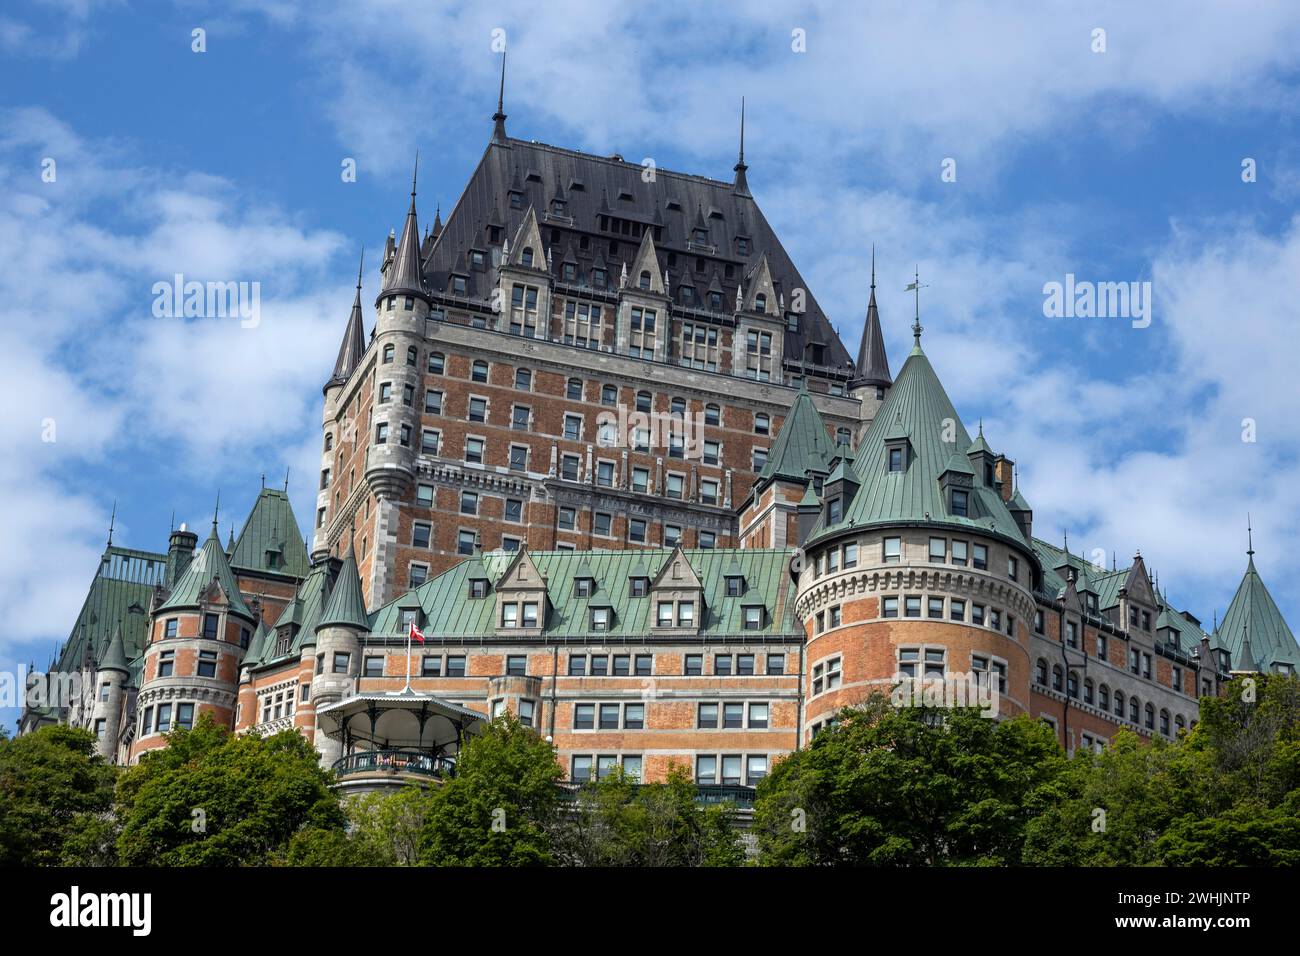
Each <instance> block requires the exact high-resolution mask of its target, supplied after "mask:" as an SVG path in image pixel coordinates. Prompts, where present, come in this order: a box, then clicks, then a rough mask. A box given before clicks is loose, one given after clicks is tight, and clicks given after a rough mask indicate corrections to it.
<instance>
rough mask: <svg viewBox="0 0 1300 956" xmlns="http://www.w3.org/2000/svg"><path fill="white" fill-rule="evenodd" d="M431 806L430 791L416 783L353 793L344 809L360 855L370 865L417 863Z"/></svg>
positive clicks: (413, 864)
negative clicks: (388, 789)
mask: <svg viewBox="0 0 1300 956" xmlns="http://www.w3.org/2000/svg"><path fill="white" fill-rule="evenodd" d="M431 807H432V799H431V797H430V794H429V793H428V791H425V790H421V789H420V788H419V787H416V786H406V787H402V788H401V789H400V790H393V791H390V792H387V793H378V792H376V793H367V794H363V795H361V796H359V797H353V798H352V799H351V800H349V801H348V802H347V803H346V804H345V806H344V809H345V810H346V811H347V814H348V829H349V832H350V833H351V837H352V841H353V842H354V843H355V844H356V846H357V854H358V857H359V858H360V859H362V860H364V861H366V865H368V866H417V865H418V864H419V862H420V840H421V836H422V834H423V833H424V828H425V825H426V823H427V822H428V818H429V812H430V809H431Z"/></svg>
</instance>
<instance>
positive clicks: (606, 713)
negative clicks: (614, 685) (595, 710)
mask: <svg viewBox="0 0 1300 956" xmlns="http://www.w3.org/2000/svg"><path fill="white" fill-rule="evenodd" d="M618 710H619V706H618V704H601V705H600V729H601V730H618Z"/></svg>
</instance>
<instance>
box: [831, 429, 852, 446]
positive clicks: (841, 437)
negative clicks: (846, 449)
mask: <svg viewBox="0 0 1300 956" xmlns="http://www.w3.org/2000/svg"><path fill="white" fill-rule="evenodd" d="M835 443H836V444H837V445H851V444H852V443H853V432H852V430H851V429H848V428H837V429H835Z"/></svg>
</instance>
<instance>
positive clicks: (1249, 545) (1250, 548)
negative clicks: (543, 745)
mask: <svg viewBox="0 0 1300 956" xmlns="http://www.w3.org/2000/svg"><path fill="white" fill-rule="evenodd" d="M112 537H113V536H112V534H110V535H109V543H110V544H111V543H112ZM1246 557H1247V558H1249V560H1250V564H1251V565H1252V566H1253V565H1254V564H1255V538H1254V534H1253V532H1252V530H1251V527H1250V512H1249V511H1247V512H1246Z"/></svg>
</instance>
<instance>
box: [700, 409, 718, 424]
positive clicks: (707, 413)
mask: <svg viewBox="0 0 1300 956" xmlns="http://www.w3.org/2000/svg"><path fill="white" fill-rule="evenodd" d="M721 423H722V409H721V408H720V407H718V406H717V405H705V406H704V424H706V425H720V424H721Z"/></svg>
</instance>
